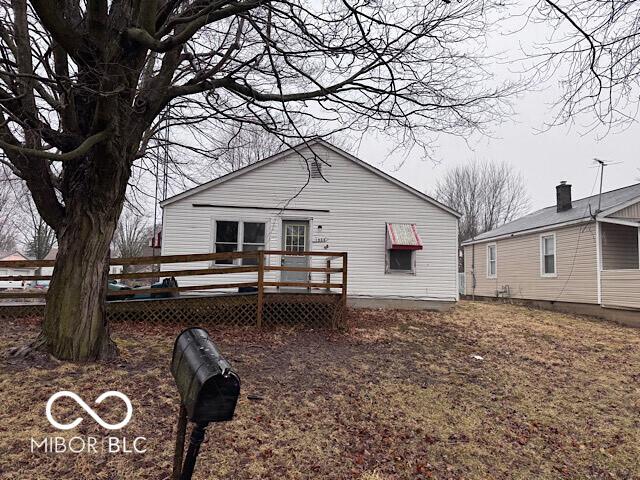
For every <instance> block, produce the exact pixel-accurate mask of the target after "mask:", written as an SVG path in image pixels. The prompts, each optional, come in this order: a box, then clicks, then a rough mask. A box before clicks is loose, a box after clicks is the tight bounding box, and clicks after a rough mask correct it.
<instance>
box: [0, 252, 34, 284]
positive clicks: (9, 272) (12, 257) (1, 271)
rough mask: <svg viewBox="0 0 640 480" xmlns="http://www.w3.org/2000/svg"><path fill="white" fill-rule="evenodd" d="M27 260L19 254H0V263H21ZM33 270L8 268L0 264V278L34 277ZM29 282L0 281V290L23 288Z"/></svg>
mask: <svg viewBox="0 0 640 480" xmlns="http://www.w3.org/2000/svg"><path fill="white" fill-rule="evenodd" d="M22 260H29V259H28V258H27V257H25V256H24V255H22V254H21V253H20V252H0V262H2V261H5V262H8V261H22ZM35 273H36V269H35V268H8V267H3V266H2V265H1V264H0V277H8V276H22V275H35ZM29 283H30V282H29V281H24V280H0V290H4V289H13V288H25V287H27V286H28V285H29Z"/></svg>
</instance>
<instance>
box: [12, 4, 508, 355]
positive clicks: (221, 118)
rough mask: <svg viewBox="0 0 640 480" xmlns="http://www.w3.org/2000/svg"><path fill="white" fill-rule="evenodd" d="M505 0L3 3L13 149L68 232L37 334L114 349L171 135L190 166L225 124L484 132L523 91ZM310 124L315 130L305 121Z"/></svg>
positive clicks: (280, 130)
mask: <svg viewBox="0 0 640 480" xmlns="http://www.w3.org/2000/svg"><path fill="white" fill-rule="evenodd" d="M501 6H502V2H495V3H494V2H493V1H492V0H484V1H478V2H446V1H441V0H433V1H426V2H414V1H412V0H401V1H395V2H385V1H376V2H369V1H357V2H347V1H338V0H335V1H334V0H330V1H328V2H322V3H317V2H308V3H307V2H302V1H301V0H288V1H287V0H285V1H268V0H216V1H214V0H145V1H141V0H129V1H122V0H113V1H108V0H81V1H79V0H65V1H52V0H30V1H29V2H28V3H27V0H0V10H1V15H0V19H1V20H0V148H2V149H3V150H4V152H5V153H6V155H7V157H8V161H7V162H6V163H7V164H8V166H9V167H10V168H11V169H12V170H13V171H14V173H15V174H16V175H17V176H19V177H20V178H22V179H23V180H24V181H25V182H26V185H27V186H28V188H29V190H30V191H31V194H32V196H33V200H34V202H35V205H36V206H37V208H38V211H39V212H40V215H41V216H42V218H43V219H44V220H45V221H46V222H47V224H49V225H50V226H51V227H52V228H53V229H54V230H55V232H56V235H57V240H58V245H59V251H58V256H57V259H56V265H55V270H54V274H53V278H52V281H51V285H50V288H49V292H48V296H47V305H46V311H45V318H44V322H43V327H42V333H41V335H40V336H39V339H38V340H37V341H36V342H35V344H34V346H35V347H41V348H44V349H46V350H47V351H49V352H51V353H52V354H53V355H54V356H56V357H57V358H61V359H74V360H91V359H97V358H108V357H110V356H113V355H114V354H115V353H116V350H115V344H114V343H113V342H112V341H111V339H110V336H109V328H108V324H107V322H106V319H105V315H104V312H105V303H104V298H105V287H106V284H107V273H108V255H109V245H110V242H111V239H112V237H113V233H114V231H115V229H116V225H117V221H118V217H119V215H120V212H121V210H122V207H123V202H124V199H125V192H126V190H127V186H128V184H129V183H130V180H131V178H132V174H134V175H135V170H136V169H146V170H151V171H153V170H154V166H155V165H154V164H153V159H154V158H160V157H161V156H162V155H164V153H165V152H164V149H165V148H166V147H167V145H168V144H169V143H170V144H171V146H172V147H173V149H174V152H176V157H178V158H176V161H175V162H174V163H172V167H171V168H172V171H171V172H170V176H169V177H170V178H182V174H183V173H184V174H185V176H186V177H187V178H188V174H189V170H190V166H191V165H193V164H194V163H195V162H196V158H197V157H198V156H199V157H202V158H206V157H207V156H208V155H209V152H210V151H211V149H210V148H209V146H208V141H209V140H210V139H211V137H212V136H215V132H216V131H218V130H216V129H215V128H213V127H216V126H218V127H219V126H220V125H226V126H231V125H237V124H242V125H257V126H259V127H260V128H262V129H263V130H264V131H265V132H272V133H273V134H275V135H277V136H278V138H279V139H280V140H281V141H282V142H283V143H284V144H287V145H291V144H292V143H293V142H294V141H295V142H297V141H298V139H300V138H303V139H304V138H308V137H310V136H311V135H318V134H321V135H326V134H328V133H330V132H335V131H341V130H346V129H351V130H353V131H365V130H371V129H378V131H380V132H383V133H385V134H388V135H390V136H391V137H395V138H398V139H399V140H400V141H401V142H403V143H405V144H407V143H410V142H414V143H415V142H417V143H419V144H422V143H424V144H426V140H428V135H429V134H430V133H431V132H446V133H449V134H453V135H465V134H468V133H470V132H472V131H478V130H483V129H484V128H485V126H486V125H487V123H488V122H490V121H493V120H494V119H495V118H499V117H500V115H501V114H502V113H503V109H502V108H501V105H502V104H501V102H500V101H499V99H500V98H502V97H503V95H504V94H505V93H508V89H507V88H504V87H503V86H501V85H497V86H496V85H493V84H492V77H491V75H490V74H489V73H488V72H487V71H486V70H484V68H483V61H484V58H483V57H482V52H483V51H484V44H483V39H484V34H485V31H486V28H487V25H488V21H487V18H488V17H487V16H488V15H493V12H494V11H495V10H496V8H501ZM305 119H310V120H313V130H314V131H313V132H311V131H306V130H304V129H301V128H298V125H299V124H304V120H305ZM309 124H311V122H309ZM185 152H189V155H186V154H185ZM312 155H313V154H312ZM149 162H151V164H150V163H149Z"/></svg>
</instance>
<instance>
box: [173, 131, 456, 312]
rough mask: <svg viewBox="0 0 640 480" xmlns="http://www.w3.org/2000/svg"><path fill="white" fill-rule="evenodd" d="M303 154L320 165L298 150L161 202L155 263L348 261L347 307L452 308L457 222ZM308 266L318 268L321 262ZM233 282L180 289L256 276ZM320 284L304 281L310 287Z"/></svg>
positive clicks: (348, 163)
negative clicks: (209, 257)
mask: <svg viewBox="0 0 640 480" xmlns="http://www.w3.org/2000/svg"><path fill="white" fill-rule="evenodd" d="M308 145H309V146H310V147H311V149H312V150H313V152H315V154H316V155H317V158H319V160H317V159H314V157H313V156H312V155H311V152H310V151H309V150H308V148H307V147H303V146H302V145H299V146H297V147H294V149H289V150H286V151H284V152H281V153H278V154H276V155H273V156H271V157H269V158H266V159H264V160H261V161H259V162H257V163H255V164H253V165H250V166H248V167H245V168H243V169H240V170H238V171H236V172H233V173H230V174H228V175H225V176H223V177H220V178H218V179H215V180H213V181H211V182H209V183H205V184H204V185H201V186H198V187H196V188H193V189H191V190H188V191H186V192H184V193H181V194H179V195H176V196H174V197H172V198H169V199H167V200H165V201H164V202H162V204H161V205H162V207H163V225H162V254H163V255H177V254H190V253H208V252H232V251H243V250H256V249H266V250H287V251H291V250H299V251H309V250H311V251H316V252H322V251H331V252H341V251H346V252H348V255H349V260H348V272H349V273H348V296H349V300H350V302H351V303H352V304H354V303H357V304H360V305H363V304H365V305H382V304H384V305H393V304H395V305H400V306H418V307H424V308H441V307H442V308H444V307H449V306H451V305H453V304H455V302H456V301H457V299H458V275H457V257H458V247H457V241H458V218H459V214H458V213H457V212H455V211H454V210H452V209H451V208H449V207H447V206H445V205H443V204H441V203H439V202H437V201H436V200H434V199H433V198H431V197H429V196H427V195H425V194H424V193H422V192H419V191H417V190H415V189H413V188H411V187H410V186H408V185H406V184H404V183H402V182H400V181H399V180H397V179H395V178H393V177H391V176H390V175H387V174H386V173H384V172H382V171H380V170H378V169H377V168H375V167H373V166H371V165H370V164H368V163H366V162H363V161H362V160H360V159H358V158H356V157H354V156H352V155H350V154H348V153H346V152H344V151H343V150H341V149H339V148H337V147H335V146H334V145H331V144H330V143H328V142H326V141H323V140H320V139H314V140H312V141H310V142H308ZM303 155H304V157H303ZM305 158H306V160H305ZM307 162H308V163H307ZM307 165H309V168H310V171H309V168H308V166H307ZM307 183H308V184H307ZM305 185H306V186H305ZM302 187H304V188H302ZM274 257H275V258H274ZM305 258H306V261H307V262H308V257H302V259H301V258H300V257H293V256H282V257H279V256H270V259H271V262H272V264H275V265H280V262H282V264H283V265H289V263H291V266H295V264H294V262H300V261H301V260H302V261H305ZM315 261H316V262H321V263H318V264H316V265H314V266H322V265H323V264H324V262H325V261H326V260H325V258H316V260H315ZM235 263H239V261H236V262H235ZM201 266H202V268H209V267H208V264H207V263H203V264H202V265H201ZM163 268H164V269H165V270H166V269H167V268H168V267H167V266H166V265H163ZM172 268H173V269H175V268H176V267H175V266H173V267H172ZM185 268H186V265H185ZM189 268H193V267H192V266H190V267H189ZM233 275H234V276H233V277H229V276H228V275H227V274H225V275H201V276H197V277H186V278H185V277H181V279H180V281H181V284H184V285H200V284H214V283H229V282H239V281H251V280H252V279H254V278H253V276H255V273H245V274H233ZM243 275H244V277H246V278H244V277H243ZM267 275H268V276H269V277H270V279H271V280H269V279H267V281H274V280H277V278H278V277H276V276H279V277H280V278H281V279H282V280H283V281H285V282H304V281H306V280H307V279H308V275H309V274H308V273H305V272H296V271H281V272H279V271H270V272H267ZM324 277H325V274H323V273H313V274H311V280H312V281H314V282H318V281H323V280H324ZM232 278H233V279H232Z"/></svg>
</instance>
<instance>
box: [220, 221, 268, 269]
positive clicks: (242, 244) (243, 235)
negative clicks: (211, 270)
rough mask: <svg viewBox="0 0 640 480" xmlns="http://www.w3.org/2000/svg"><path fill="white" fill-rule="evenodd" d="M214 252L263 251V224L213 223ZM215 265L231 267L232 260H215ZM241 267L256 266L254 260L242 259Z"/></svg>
mask: <svg viewBox="0 0 640 480" xmlns="http://www.w3.org/2000/svg"><path fill="white" fill-rule="evenodd" d="M215 225H216V226H215V230H216V232H215V238H216V240H215V252H216V253H226V252H248V251H256V250H264V244H265V241H264V239H265V223H264V222H234V221H227V220H217V221H216V222H215ZM215 263H216V265H233V264H235V263H236V262H235V261H234V260H232V259H226V260H216V261H215ZM242 263H243V265H257V263H258V260H257V259H255V258H247V259H243V262H242Z"/></svg>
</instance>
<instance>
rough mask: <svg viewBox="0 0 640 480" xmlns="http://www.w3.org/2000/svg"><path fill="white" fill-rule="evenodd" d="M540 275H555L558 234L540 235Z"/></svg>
mask: <svg viewBox="0 0 640 480" xmlns="http://www.w3.org/2000/svg"><path fill="white" fill-rule="evenodd" d="M540 275H542V276H543V277H555V276H556V275H557V272H556V235H555V233H552V234H550V235H540Z"/></svg>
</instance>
